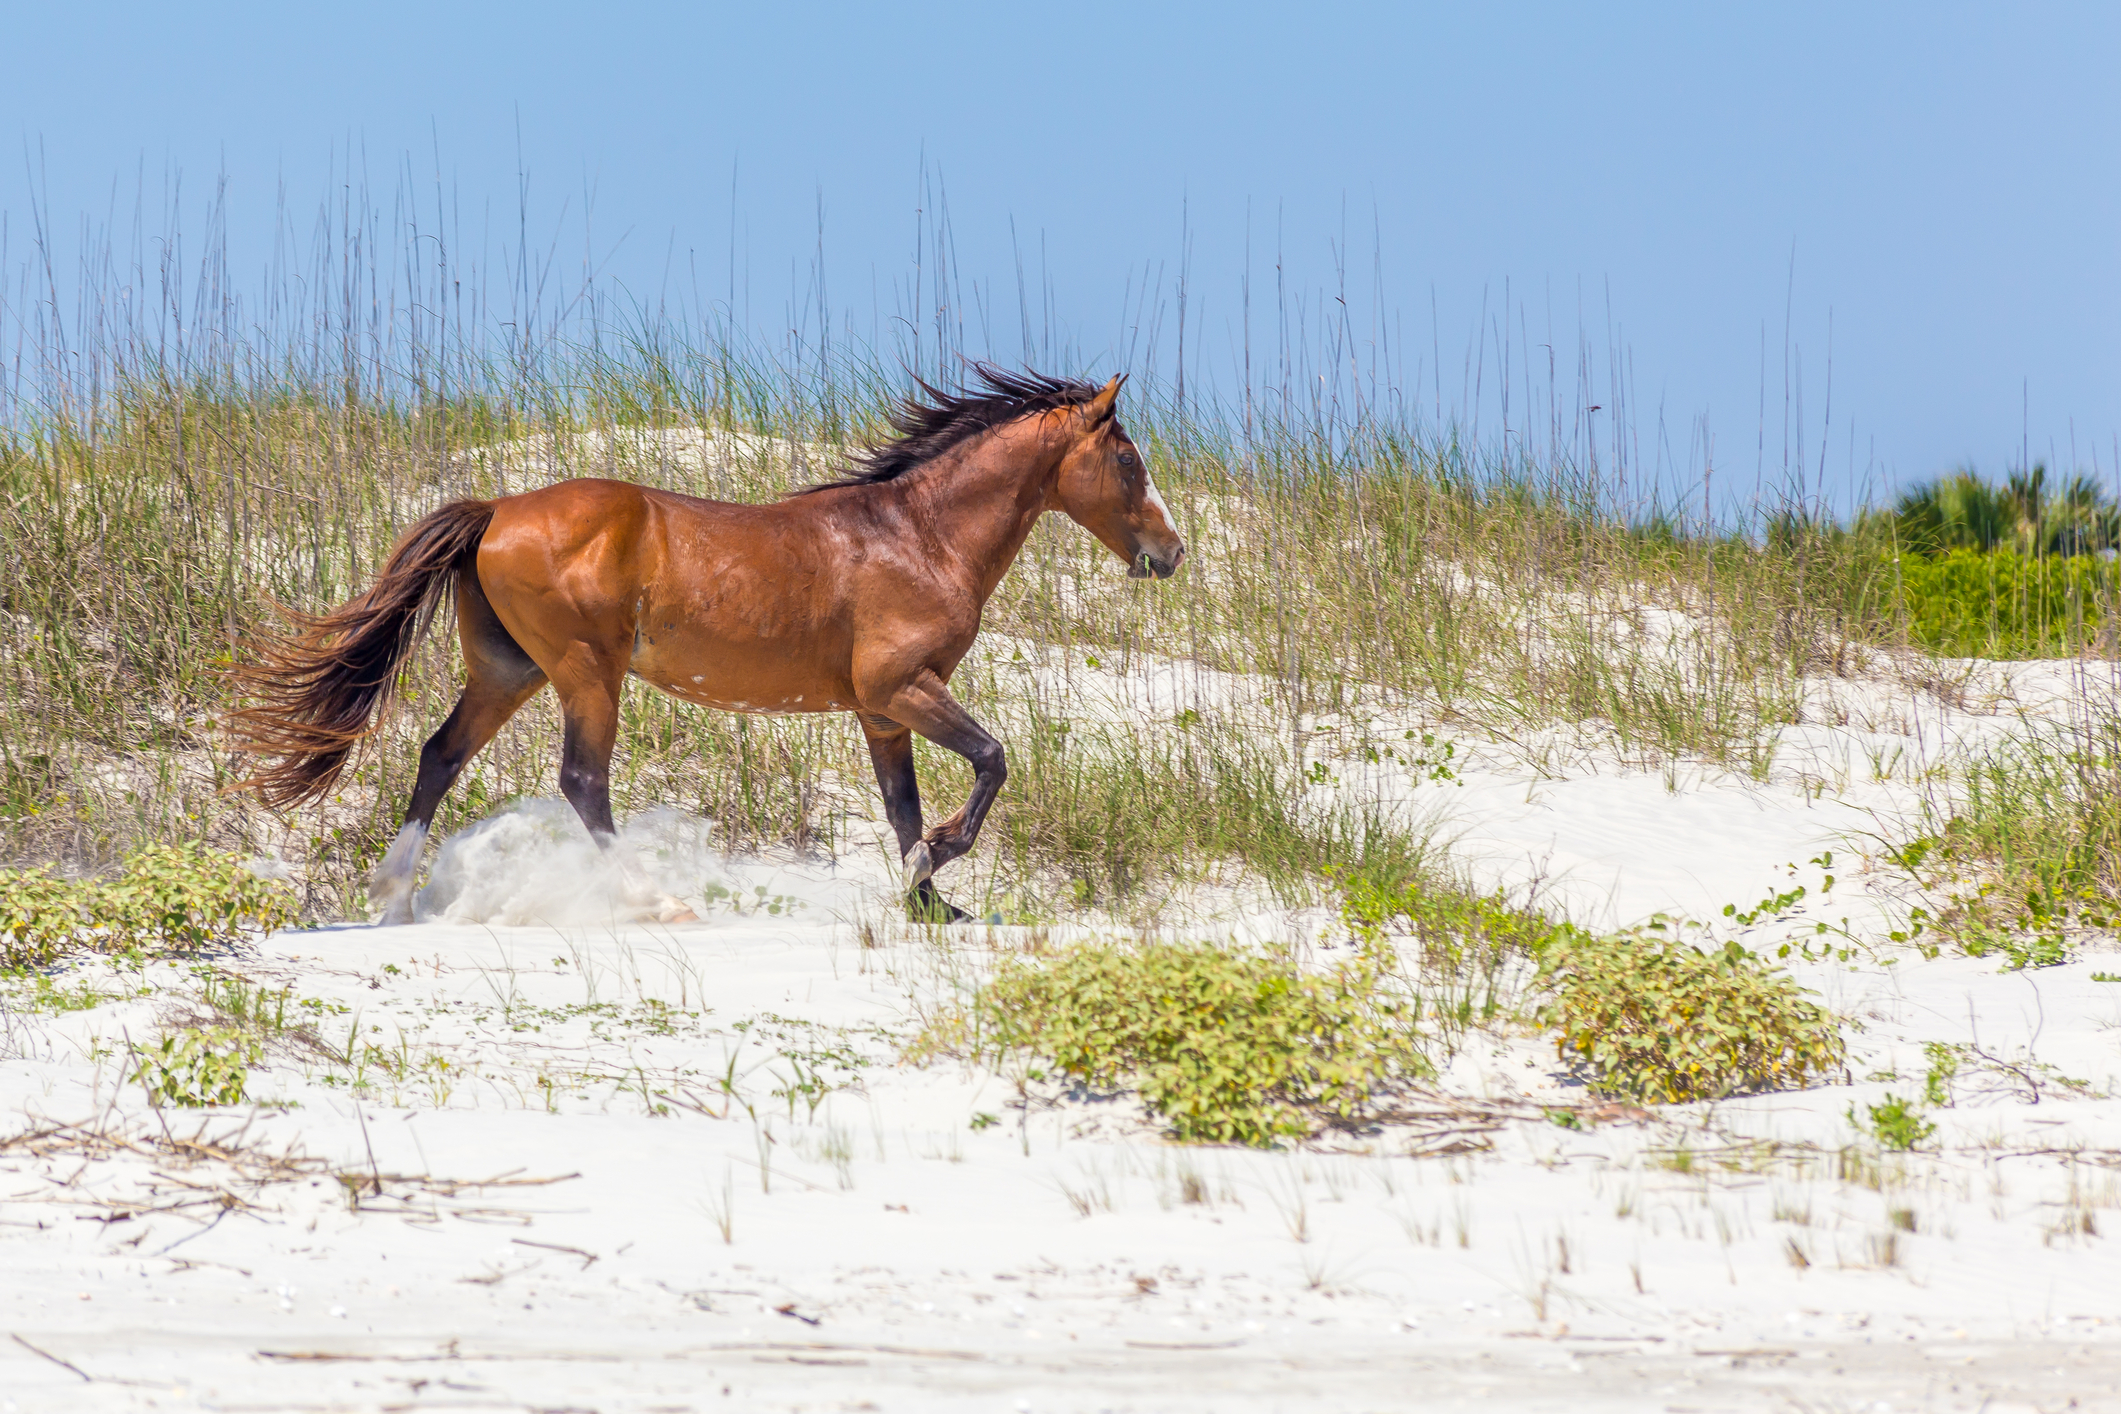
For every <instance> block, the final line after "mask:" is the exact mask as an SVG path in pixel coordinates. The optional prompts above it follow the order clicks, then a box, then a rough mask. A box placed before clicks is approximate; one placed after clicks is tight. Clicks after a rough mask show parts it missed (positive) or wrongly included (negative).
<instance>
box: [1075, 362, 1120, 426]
mask: <svg viewBox="0 0 2121 1414" xmlns="http://www.w3.org/2000/svg"><path fill="white" fill-rule="evenodd" d="M1126 381H1127V375H1126V374H1124V373H1115V374H1113V375H1112V381H1111V382H1110V383H1107V384H1106V385H1105V386H1104V387H1102V388H1100V389H1098V390H1097V396H1096V397H1094V398H1092V399H1090V401H1089V402H1087V403H1084V404H1083V423H1084V425H1085V426H1088V427H1096V426H1098V425H1100V424H1101V423H1104V422H1107V421H1110V420H1111V417H1112V413H1113V410H1114V409H1115V408H1117V407H1118V406H1119V388H1120V384H1122V383H1124V382H1126Z"/></svg>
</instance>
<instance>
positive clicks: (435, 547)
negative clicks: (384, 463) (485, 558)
mask: <svg viewBox="0 0 2121 1414" xmlns="http://www.w3.org/2000/svg"><path fill="white" fill-rule="evenodd" d="M493 510H494V505H493V502H491V501H452V502H450V503H449V504H448V505H446V506H444V507H442V508H441V509H440V510H438V511H435V512H434V513H432V514H431V515H428V516H425V517H423V518H422V519H421V520H420V521H419V523H418V524H416V525H414V526H413V528H412V529H410V530H408V531H406V532H405V536H404V538H403V539H401V540H400V541H398V545H397V548H396V549H394V550H392V551H391V552H390V560H389V563H387V564H385V565H384V567H383V572H382V574H380V575H378V576H377V577H376V580H375V582H374V583H373V584H371V585H369V586H368V588H367V589H365V590H363V591H362V592H361V593H359V594H357V595H355V596H354V597H353V598H352V599H349V600H348V601H347V602H346V603H344V604H341V605H340V606H339V607H338V608H336V609H333V610H332V611H331V612H330V613H328V614H324V615H321V616H312V615H309V614H297V613H289V614H288V618H289V619H290V620H291V621H292V622H293V625H294V632H293V633H292V634H291V635H286V636H273V637H268V638H266V639H264V640H262V641H259V642H256V643H254V644H253V645H252V646H251V661H249V662H247V663H244V664H242V665H241V666H239V667H238V668H237V669H236V672H235V678H236V685H237V688H238V690H239V691H240V692H241V694H242V695H243V696H244V697H247V698H248V699H250V705H249V706H247V707H244V708H242V709H241V710H239V711H237V712H235V713H234V714H232V715H231V717H230V718H229V728H230V734H231V735H232V737H233V738H234V744H235V746H236V748H237V749H238V750H239V751H244V752H248V753H252V754H254V755H257V756H261V757H265V758H267V759H268V760H269V762H270V764H269V765H267V766H266V767H265V768H264V769H263V770H261V771H259V772H258V773H257V774H256V775H253V776H251V777H249V778H248V779H246V780H243V781H241V782H238V783H237V784H236V785H235V786H233V787H231V789H235V790H253V791H256V792H257V794H258V798H259V799H260V800H262V801H264V802H265V803H266V804H267V805H269V806H272V807H274V808H275V809H284V808H286V807H288V806H293V805H300V804H302V803H303V802H304V801H310V800H315V799H317V798H318V797H320V796H322V795H323V794H324V793H325V792H327V791H329V790H330V789H331V788H332V786H333V784H334V783H336V782H337V780H338V779H339V772H340V770H341V769H342V768H344V766H345V765H346V759H347V757H349V756H350V755H352V754H353V750H354V748H355V747H356V746H358V745H360V743H361V742H362V741H364V740H366V739H367V738H368V737H369V736H371V735H373V734H374V732H375V731H376V730H377V728H379V727H380V726H381V725H382V719H383V717H384V716H385V715H386V714H387V712H388V711H389V708H390V703H391V698H392V695H393V692H394V689H395V687H396V684H397V679H398V669H399V668H400V667H401V666H402V665H403V664H404V662H405V660H406V659H407V658H408V657H410V656H411V654H412V650H413V647H414V645H415V644H417V643H418V642H419V640H420V634H421V633H422V632H423V631H424V630H425V629H426V627H427V625H428V623H429V621H430V620H432V619H433V618H434V615H435V611H436V610H437V609H439V608H440V607H441V604H442V596H443V595H444V594H445V593H447V592H448V591H449V590H450V589H451V588H452V587H453V586H454V585H455V583H456V577H457V575H458V574H459V573H462V572H464V571H466V570H469V569H471V557H472V555H473V554H474V553H475V552H476V551H477V550H478V546H479V539H480V537H482V536H483V535H485V534H486V527H487V526H488V525H490V524H491V523H492V521H493Z"/></svg>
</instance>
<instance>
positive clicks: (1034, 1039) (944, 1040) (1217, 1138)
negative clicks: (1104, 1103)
mask: <svg viewBox="0 0 2121 1414" xmlns="http://www.w3.org/2000/svg"><path fill="white" fill-rule="evenodd" d="M1417 1010H1418V1008H1417V1007H1416V1005H1415V1004H1414V1002H1413V999H1412V998H1411V996H1409V995H1408V994H1407V993H1406V991H1405V990H1404V989H1403V988H1402V987H1401V986H1399V985H1398V983H1397V981H1396V979H1395V978H1394V976H1393V974H1392V959H1391V957H1390V955H1389V954H1388V953H1383V952H1380V951H1378V950H1375V949H1363V950H1360V951H1359V952H1358V954H1357V956H1356V957H1355V958H1354V959H1353V960H1351V961H1347V962H1342V963H1339V964H1337V965H1335V966H1333V967H1330V968H1327V969H1325V970H1323V971H1317V972H1306V971H1304V970H1302V969H1300V968H1299V967H1298V966H1297V964H1296V961H1295V959H1294V958H1293V957H1291V956H1290V955H1288V954H1287V953H1285V952H1279V951H1261V950H1255V949H1248V948H1217V947H1210V946H1207V945H1204V944H1186V943H1140V944H1133V945H1129V944H1121V943H1102V942H1100V943H1083V944H1079V945H1076V946H1073V947H1069V948H1066V949H1064V950H1062V951H1060V952H1058V953H1056V954H1053V955H1052V956H1050V957H1047V958H1044V959H1023V958H1011V959H1009V960H1007V961H1005V962H1004V963H1003V964H1002V966H1001V968H1000V970H999V971H998V973H997V974H996V976H995V977H994V978H993V980H992V981H991V982H989V983H988V984H987V985H986V986H985V987H984V988H982V989H981V991H980V993H979V994H978V996H977V998H976V999H975V1000H974V1002H973V1003H972V1005H971V1007H970V1008H969V1009H967V1010H966V1011H964V1012H961V1013H957V1014H955V1015H953V1016H951V1017H947V1018H945V1019H944V1020H943V1022H942V1023H941V1024H940V1025H939V1026H937V1027H931V1028H930V1032H929V1034H928V1036H927V1037H926V1038H924V1043H923V1045H924V1047H925V1048H926V1049H929V1050H936V1049H954V1048H958V1047H960V1046H962V1047H963V1048H964V1049H967V1050H969V1051H970V1052H971V1053H973V1054H975V1055H978V1056H980V1057H982V1058H987V1059H992V1060H993V1061H995V1062H996V1063H1001V1062H1003V1061H1005V1060H1007V1059H1009V1058H1012V1057H1014V1058H1017V1059H1020V1060H1025V1059H1028V1060H1033V1061H1043V1062H1044V1063H1046V1064H1049V1065H1050V1066H1051V1067H1052V1068H1053V1070H1054V1071H1056V1072H1058V1073H1059V1074H1060V1075H1063V1076H1066V1077H1068V1078H1069V1079H1072V1080H1075V1081H1077V1082H1079V1083H1081V1084H1085V1085H1090V1086H1095V1087H1100V1088H1110V1087H1116V1086H1120V1085H1123V1084H1130V1083H1131V1084H1132V1085H1133V1086H1134V1087H1135V1088H1136V1089H1137V1090H1138V1091H1139V1092H1140V1095H1141V1097H1142V1101H1143V1103H1144V1104H1145V1105H1146V1106H1147V1107H1148V1109H1149V1111H1150V1112H1151V1113H1152V1114H1155V1115H1157V1116H1158V1117H1159V1118H1161V1119H1162V1120H1164V1121H1165V1122H1166V1123H1167V1124H1168V1125H1169V1127H1170V1133H1171V1135H1172V1137H1174V1138H1177V1139H1181V1140H1186V1141H1191V1142H1206V1143H1237V1144H1253V1145H1266V1144H1271V1143H1273V1142H1274V1141H1275V1140H1277V1139H1285V1138H1295V1137H1300V1136H1302V1135H1306V1134H1310V1133H1312V1132H1314V1131H1315V1130H1317V1129H1318V1128H1319V1127H1320V1126H1321V1125H1322V1124H1327V1123H1349V1122H1353V1121H1357V1120H1359V1119H1360V1118H1361V1117H1362V1116H1363V1114H1364V1113H1365V1112H1366V1110H1367V1109H1368V1107H1369V1106H1370V1104H1371V1102H1372V1101H1373V1100H1374V1099H1375V1097H1376V1096H1377V1095H1378V1093H1379V1092H1380V1091H1381V1090H1383V1089H1385V1088H1387V1087H1389V1086H1391V1085H1392V1084H1394V1083H1395V1082H1398V1081H1402V1080H1407V1079H1412V1078H1416V1077H1419V1076H1422V1075H1425V1074H1427V1073H1428V1067H1427V1064H1426V1062H1425V1061H1424V1060H1423V1059H1422V1056H1421V1054H1420V1051H1419V1050H1418V1049H1417V1039H1418V1037H1417V1032H1416V1027H1415V1022H1416V1019H1417V1018H1416V1011H1417ZM1031 1074H1032V1078H1044V1077H1043V1074H1042V1073H1041V1072H1040V1071H1037V1070H1034V1071H1032V1072H1031Z"/></svg>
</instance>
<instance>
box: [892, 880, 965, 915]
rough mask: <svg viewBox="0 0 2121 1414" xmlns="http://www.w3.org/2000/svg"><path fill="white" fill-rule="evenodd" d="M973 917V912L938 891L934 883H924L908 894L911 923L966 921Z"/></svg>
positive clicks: (907, 909)
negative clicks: (968, 911) (970, 912)
mask: <svg viewBox="0 0 2121 1414" xmlns="http://www.w3.org/2000/svg"><path fill="white" fill-rule="evenodd" d="M971 918H972V915H971V914H969V913H967V912H965V910H963V909H962V908H959V907H958V906H957V905H956V904H954V903H952V902H950V900H948V899H946V898H944V897H943V896H942V895H941V894H939V893H937V892H936V891H935V885H933V884H929V883H923V884H921V885H919V886H918V887H916V888H915V889H914V890H913V891H912V892H910V893H908V894H907V895H906V921H907V922H909V923H965V922H969V921H971Z"/></svg>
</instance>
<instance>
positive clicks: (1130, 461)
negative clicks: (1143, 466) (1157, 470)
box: [1119, 452, 1134, 466]
mask: <svg viewBox="0 0 2121 1414" xmlns="http://www.w3.org/2000/svg"><path fill="white" fill-rule="evenodd" d="M1119 464H1120V465H1121V466H1132V465H1134V453H1132V452H1121V453H1120V454H1119Z"/></svg>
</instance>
